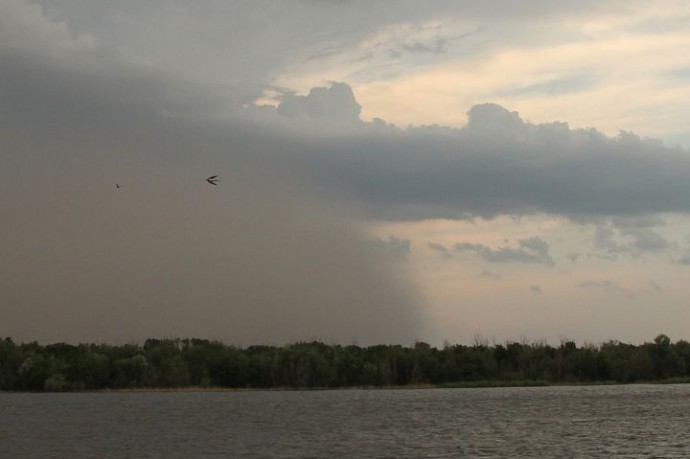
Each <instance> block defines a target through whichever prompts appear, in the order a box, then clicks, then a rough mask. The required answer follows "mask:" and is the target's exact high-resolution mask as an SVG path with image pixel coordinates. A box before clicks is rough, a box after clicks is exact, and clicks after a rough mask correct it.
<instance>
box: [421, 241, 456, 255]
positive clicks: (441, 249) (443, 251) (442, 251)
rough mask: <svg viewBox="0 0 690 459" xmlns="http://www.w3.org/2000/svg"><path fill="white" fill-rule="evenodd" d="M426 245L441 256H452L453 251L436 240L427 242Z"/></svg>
mask: <svg viewBox="0 0 690 459" xmlns="http://www.w3.org/2000/svg"><path fill="white" fill-rule="evenodd" d="M427 245H428V247H429V248H430V249H431V250H433V251H434V252H436V253H438V254H439V255H441V256H442V257H443V258H446V259H448V258H453V253H452V252H451V251H450V249H449V248H448V247H446V246H444V245H443V244H439V243H438V242H429V243H428V244H427Z"/></svg>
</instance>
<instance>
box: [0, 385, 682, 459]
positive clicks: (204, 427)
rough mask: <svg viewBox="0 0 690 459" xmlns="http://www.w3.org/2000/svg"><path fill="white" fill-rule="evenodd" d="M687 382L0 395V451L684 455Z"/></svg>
mask: <svg viewBox="0 0 690 459" xmlns="http://www.w3.org/2000/svg"><path fill="white" fill-rule="evenodd" d="M689 433H690V385H634V386H589V387H538V388H496V389H422V390H338V391H286V392H277V391H276V392H196V393H194V392H177V393H176V392H167V393H99V394H92V393H82V394H7V393H0V457H2V458H5V457H8V458H9V457H21V458H23V457H26V458H30V457H37V458H49V457H56V458H80V457H83V458H100V457H102V458H125V457H127V458H129V457H136V458H158V457H160V458H177V457H179V458H182V457H185V458H188V457H218V458H220V457H223V458H225V457H266V458H310V457H312V458H321V457H324V458H359V457H372V458H431V457H433V458H455V457H496V458H505V457H515V458H530V457H535V458H549V457H553V458H578V457H581V458H599V457H601V458H611V457H626V458H652V457H658V458H662V457H663V458H686V457H690V435H688V434H689Z"/></svg>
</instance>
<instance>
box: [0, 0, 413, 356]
mask: <svg viewBox="0 0 690 459" xmlns="http://www.w3.org/2000/svg"><path fill="white" fill-rule="evenodd" d="M14 4H16V5H19V6H20V8H19V9H18V10H17V11H15V13H16V14H15V15H14V16H11V15H10V16H7V15H5V16H3V17H0V25H1V27H0V34H4V37H5V38H8V37H9V38H11V39H6V40H3V41H0V61H2V62H3V66H2V71H0V99H2V101H3V109H2V110H0V125H1V127H0V139H1V140H2V142H1V143H2V155H3V167H2V168H0V214H2V216H3V225H2V229H0V231H1V233H2V234H1V236H2V240H3V244H2V247H1V248H0V291H2V292H3V295H4V297H3V301H2V305H0V313H1V314H0V315H1V316H2V317H3V320H2V321H0V336H12V337H14V338H15V339H17V340H33V339H38V340H41V341H63V340H64V341H70V342H75V341H110V342H122V341H128V340H141V339H144V338H146V337H151V336H198V337H209V338H217V339H222V340H224V341H226V342H230V343H238V344H254V343H276V344H279V343H285V342H290V341H295V340H304V339H321V340H325V341H332V342H343V343H349V342H352V341H353V340H356V341H358V342H360V343H362V344H373V343H378V342H386V343H389V342H398V343H409V342H411V341H412V340H414V339H415V337H418V336H423V334H424V327H425V325H424V321H423V318H422V317H421V314H420V312H419V309H418V306H419V304H420V302H419V301H418V295H417V294H416V292H415V291H414V289H413V288H412V287H411V286H410V285H411V284H410V282H409V280H408V279H407V278H406V277H405V276H404V275H403V274H402V273H401V272H400V271H399V269H398V268H399V267H398V265H397V264H396V263H394V262H392V261H391V257H390V256H389V254H384V253H381V252H379V251H376V250H371V246H370V245H369V241H368V238H367V237H366V236H365V230H366V228H364V227H363V226H362V225H359V224H357V223H355V222H353V221H352V219H350V218H349V217H348V216H349V215H350V212H349V211H348V206H347V204H346V203H342V202H338V201H330V200H329V198H328V197H329V196H330V195H329V194H327V193H324V194H320V193H319V190H318V189H314V188H312V186H311V184H310V182H309V181H307V180H302V179H301V176H299V174H298V171H297V170H295V169H290V168H289V167H283V166H286V165H287V164H289V163H290V162H291V158H294V157H295V156H297V155H296V151H297V150H298V149H299V146H298V144H297V143H296V142H295V139H294V137H289V136H288V134H285V133H282V134H281V133H278V132H269V131H270V130H269V129H267V128H266V126H265V125H261V126H256V124H255V119H249V120H245V119H238V118H236V117H232V115H230V116H229V117H222V115H221V112H223V109H222V108H219V106H222V104H223V101H222V97H220V98H218V97H217V94H216V98H215V100H214V97H210V93H209V92H208V91H207V89H205V88H199V87H197V86H194V85H190V84H189V83H187V82H184V81H182V80H180V79H177V78H174V77H172V76H170V75H164V74H161V73H160V72H158V71H153V70H151V69H150V68H149V67H147V66H141V65H137V64H136V63H132V62H128V61H126V60H123V59H121V56H119V55H117V54H112V53H110V52H109V50H107V49H104V48H100V47H98V46H86V47H85V46H81V45H80V44H79V43H78V42H76V41H74V39H73V37H72V36H71V35H70V34H69V33H67V32H66V31H65V30H63V28H60V27H57V28H56V29H55V30H53V28H51V24H50V23H49V22H47V21H45V18H43V17H42V16H41V15H40V14H39V13H40V11H37V9H36V8H35V7H29V8H28V9H25V8H24V6H26V5H25V4H23V3H20V2H15V3H13V5H14ZM5 11H6V9H5ZM0 16H1V15H0ZM8 17H9V18H10V19H18V18H19V19H21V18H28V19H30V20H27V21H24V22H22V21H19V20H18V21H17V22H16V24H19V25H17V26H16V27H14V24H15V23H14V22H12V24H13V27H14V28H12V29H8V28H5V27H4V24H5V23H7V22H8V21H10V19H8ZM10 22H11V21H10ZM41 27H46V28H47V29H48V30H49V31H50V34H48V36H46V34H43V33H37V30H38V29H40V28H41ZM51 34H52V35H51ZM37 37H38V38H37ZM56 37H57V38H56ZM58 38H59V39H58ZM348 91H349V88H345V87H338V88H336V89H335V90H326V94H325V95H324V94H321V93H319V92H318V91H317V96H316V97H317V102H318V101H319V100H320V101H323V100H326V102H328V100H329V99H328V98H329V97H335V100H336V103H341V102H342V101H343V100H345V99H342V98H341V99H338V95H339V94H340V95H342V94H344V95H345V96H348ZM321 96H324V97H325V99H320V97H321ZM311 102H313V101H311ZM311 102H308V103H311ZM350 108H351V109H354V108H353V107H352V106H351V107H350ZM340 113H344V112H342V111H341V112H340ZM223 116H224V115H223ZM260 116H264V115H263V114H262V115H260ZM267 119H268V120H269V121H266V122H267V123H268V122H270V119H271V117H270V116H268V118H267ZM271 129H273V130H275V128H274V127H273V128H271ZM289 135H292V134H289ZM288 139H291V140H290V141H289V142H288V141H287V140H288ZM214 174H217V175H220V177H221V179H222V182H220V184H219V185H218V186H210V185H209V184H207V183H206V182H205V180H204V179H205V177H207V176H209V175H214ZM116 183H117V184H120V186H121V188H119V189H117V188H116V187H115V184H116ZM388 244H389V248H393V249H395V250H397V251H398V252H399V253H400V252H401V251H403V250H404V249H405V247H406V242H405V241H403V240H389V241H388Z"/></svg>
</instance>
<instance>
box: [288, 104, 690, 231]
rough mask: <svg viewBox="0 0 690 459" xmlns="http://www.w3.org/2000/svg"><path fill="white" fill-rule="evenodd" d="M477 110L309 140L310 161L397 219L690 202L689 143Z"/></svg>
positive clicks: (620, 210)
mask: <svg viewBox="0 0 690 459" xmlns="http://www.w3.org/2000/svg"><path fill="white" fill-rule="evenodd" d="M469 115H470V118H469V122H468V124H467V126H465V127H463V128H461V129H448V128H440V127H430V128H423V129H422V128H413V129H407V130H398V131H390V129H387V128H386V129H377V128H376V125H373V124H371V125H366V126H364V127H362V129H361V130H360V132H359V133H353V134H352V135H350V136H348V137H347V139H332V141H330V142H329V143H328V144H325V143H318V144H317V145H313V146H311V148H309V147H307V148H306V151H305V152H304V154H302V155H300V156H301V160H302V161H303V162H304V167H305V168H306V169H310V170H311V171H312V177H316V178H317V180H319V179H322V180H321V181H322V184H323V186H324V187H325V188H328V189H331V190H338V191H340V192H342V193H345V194H346V195H347V196H350V197H354V198H357V199H359V200H360V202H361V203H362V204H363V209H365V210H366V211H367V212H368V213H369V214H370V215H372V216H376V217H378V218H386V219H391V220H419V219H431V218H449V219H457V218H469V217H472V216H479V217H485V218H492V217H495V216H498V215H501V214H513V215H520V214H531V213H535V212H544V213H549V214H557V215H563V216H567V217H569V218H572V219H574V220H578V219H579V220H584V219H586V218H591V217H595V216H616V217H620V218H622V219H630V218H634V217H644V216H649V215H655V214H659V213H663V212H678V213H687V212H688V211H689V210H690V189H689V188H688V187H687V186H686V183H687V180H688V174H687V172H686V171H688V170H690V155H688V154H687V153H686V152H684V151H682V150H678V149H672V148H667V147H664V146H663V145H661V144H660V143H658V142H655V141H651V140H644V139H640V138H638V137H635V136H632V135H630V134H621V135H620V136H619V137H617V138H609V137H606V136H604V135H603V134H601V133H600V132H598V131H596V130H594V129H584V130H583V129H578V130H573V129H570V128H569V127H568V125H566V124H564V123H553V124H541V125H534V124H530V123H527V122H525V121H523V120H522V119H521V118H520V117H519V115H518V114H517V113H516V112H511V111H509V110H506V109H504V108H502V107H500V106H498V105H495V104H485V105H480V106H476V107H473V108H472V109H471V110H470V112H469ZM640 221H641V222H643V223H644V219H643V220H640ZM645 224H646V223H645Z"/></svg>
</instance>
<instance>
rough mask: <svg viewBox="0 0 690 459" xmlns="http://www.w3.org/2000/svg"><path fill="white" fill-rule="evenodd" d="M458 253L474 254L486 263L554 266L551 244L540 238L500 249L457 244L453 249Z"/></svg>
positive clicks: (532, 238)
mask: <svg viewBox="0 0 690 459" xmlns="http://www.w3.org/2000/svg"><path fill="white" fill-rule="evenodd" d="M453 249H454V251H455V252H458V253H461V254H462V253H468V252H469V253H473V254H475V255H477V256H479V257H480V258H482V259H483V260H485V261H490V262H494V263H505V262H519V263H534V264H543V265H545V266H554V265H555V263H554V261H553V259H552V258H551V256H550V255H549V243H548V242H546V241H544V240H543V239H541V238H539V237H536V236H535V237H531V238H528V239H520V240H519V241H518V247H516V248H510V247H498V248H496V249H492V248H490V247H487V246H485V245H483V244H471V243H466V242H465V243H457V244H455V246H454V247H453Z"/></svg>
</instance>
